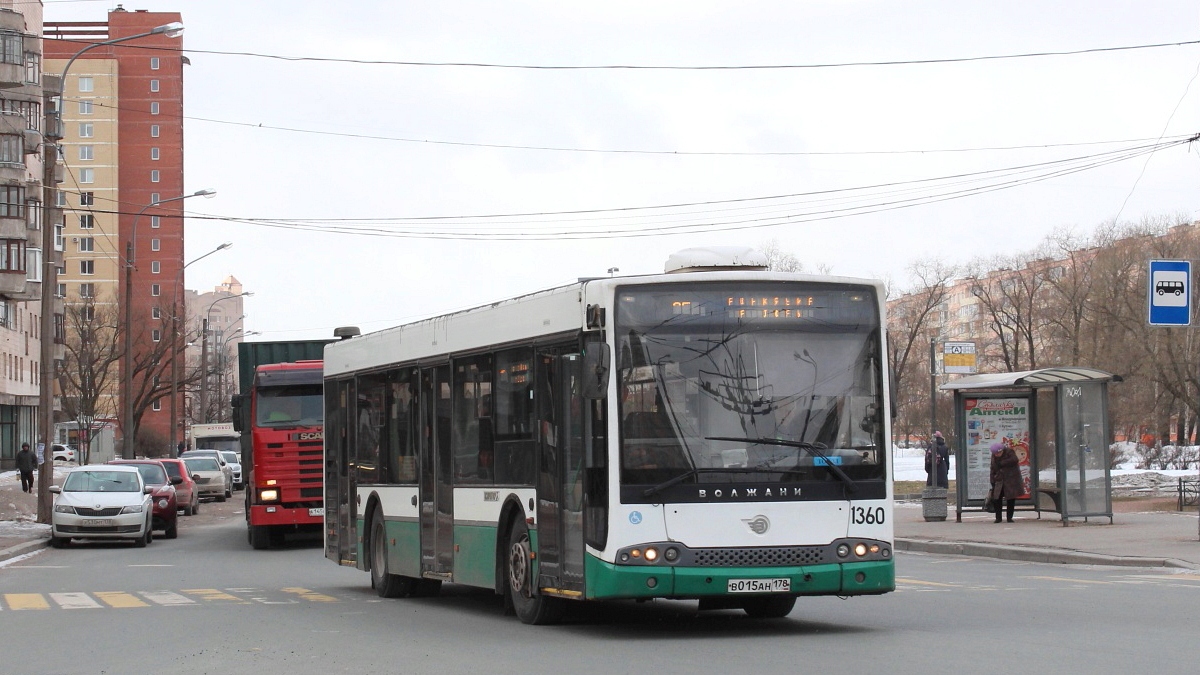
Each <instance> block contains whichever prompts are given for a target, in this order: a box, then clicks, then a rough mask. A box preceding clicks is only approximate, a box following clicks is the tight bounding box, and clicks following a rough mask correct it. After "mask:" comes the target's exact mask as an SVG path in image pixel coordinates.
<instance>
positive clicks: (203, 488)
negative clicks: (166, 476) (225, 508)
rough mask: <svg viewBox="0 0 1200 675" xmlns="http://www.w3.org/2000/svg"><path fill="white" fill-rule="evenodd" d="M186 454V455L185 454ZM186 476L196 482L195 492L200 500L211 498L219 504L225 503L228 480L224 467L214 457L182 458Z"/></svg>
mask: <svg viewBox="0 0 1200 675" xmlns="http://www.w3.org/2000/svg"><path fill="white" fill-rule="evenodd" d="M185 454H186V453H185ZM182 459H183V463H184V464H186V465H187V470H188V474H189V475H190V476H191V477H192V480H194V481H196V492H197V493H198V494H199V495H200V498H201V499H203V498H205V497H212V498H213V499H216V500H217V501H219V502H223V501H225V497H226V495H227V494H228V490H229V488H228V485H229V479H228V474H227V473H226V472H225V471H224V467H222V466H221V465H220V464H218V463H217V460H216V458H215V457H183V458H182Z"/></svg>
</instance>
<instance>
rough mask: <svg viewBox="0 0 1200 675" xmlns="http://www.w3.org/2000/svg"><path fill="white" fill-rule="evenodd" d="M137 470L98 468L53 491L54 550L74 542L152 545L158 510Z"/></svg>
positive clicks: (83, 469)
mask: <svg viewBox="0 0 1200 675" xmlns="http://www.w3.org/2000/svg"><path fill="white" fill-rule="evenodd" d="M153 491H154V488H152V487H150V486H148V485H146V483H145V482H144V481H143V480H142V474H141V473H140V472H139V471H138V469H137V467H133V466H117V465H112V464H97V465H93V466H83V467H80V468H78V469H75V470H74V471H72V472H70V473H68V474H67V476H66V478H64V479H63V483H62V485H61V486H58V485H52V486H50V492H52V493H54V495H55V496H54V511H53V512H52V513H51V515H50V545H51V546H54V547H55V548H62V547H64V546H66V545H67V544H68V543H69V542H70V541H71V539H108V540H114V539H115V540H125V541H132V542H133V545H134V546H139V547H140V546H145V545H146V544H149V543H150V542H151V541H153V540H154V530H153V529H152V525H151V519H152V518H153V517H154V505H153V504H152V502H151V498H150V493H151V492H153Z"/></svg>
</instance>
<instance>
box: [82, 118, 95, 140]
mask: <svg viewBox="0 0 1200 675" xmlns="http://www.w3.org/2000/svg"><path fill="white" fill-rule="evenodd" d="M95 132H96V129H95V127H93V126H92V123H91V122H80V123H79V137H80V138H91V137H92V136H93V135H94V134H95Z"/></svg>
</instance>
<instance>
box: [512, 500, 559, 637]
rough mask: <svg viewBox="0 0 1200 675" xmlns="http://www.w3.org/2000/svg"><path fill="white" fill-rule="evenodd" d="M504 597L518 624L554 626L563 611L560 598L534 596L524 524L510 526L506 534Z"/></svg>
mask: <svg viewBox="0 0 1200 675" xmlns="http://www.w3.org/2000/svg"><path fill="white" fill-rule="evenodd" d="M504 569H505V572H506V574H505V578H506V579H507V581H508V584H507V587H508V589H507V590H508V595H509V597H510V598H511V601H512V608H513V611H514V612H515V613H516V615H517V618H518V619H520V620H521V623H528V624H534V625H546V624H552V623H558V622H559V621H560V620H561V619H562V616H563V613H564V612H565V611H566V605H565V604H564V602H563V601H562V600H561V599H560V598H552V597H550V596H547V595H542V594H540V593H535V590H534V589H535V587H536V585H537V580H536V579H535V578H534V576H533V556H532V551H531V549H530V544H529V528H528V527H526V525H525V523H524V521H521V520H518V521H516V522H515V523H513V527H512V532H510V533H509V535H508V555H507V556H505V560H504Z"/></svg>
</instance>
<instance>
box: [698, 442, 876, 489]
mask: <svg viewBox="0 0 1200 675" xmlns="http://www.w3.org/2000/svg"><path fill="white" fill-rule="evenodd" d="M704 438H705V440H709V441H734V442H735V443H754V444H758V445H782V446H784V447H787V448H798V449H800V450H808V451H809V452H810V453H812V454H814V455H816V456H817V457H820V458H821V459H822V460H823V461H824V462H825V466H827V467H829V470H830V471H832V472H833V475H835V476H837V477H838V479H839V480H841V481H842V482H843V483H845V484H846V489H848V490H849V491H850V492H856V491H857V490H858V485H857V484H856V483H855V482H854V479H852V478H850V476H847V475H846V472H845V471H842V469H841V467H839V466H838V465H837V464H834V463H833V461H832V460H830V459H829V455H826V454H825V453H823V452H821V450H823V449H824V448H825V446H824V445H823V444H821V443H808V442H806V441H785V440H782V439H779V438H737V437H734V436H705V437H704Z"/></svg>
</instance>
